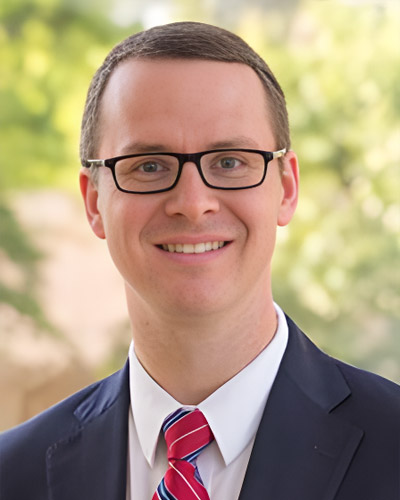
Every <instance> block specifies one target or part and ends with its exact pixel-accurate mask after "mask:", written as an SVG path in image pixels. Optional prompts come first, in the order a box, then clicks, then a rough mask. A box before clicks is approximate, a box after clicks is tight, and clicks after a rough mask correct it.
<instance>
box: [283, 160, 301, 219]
mask: <svg viewBox="0 0 400 500" xmlns="http://www.w3.org/2000/svg"><path fill="white" fill-rule="evenodd" d="M281 182H282V188H283V190H282V200H281V205H280V208H279V213H278V225H279V226H286V225H287V224H289V222H290V221H291V219H292V217H293V215H294V212H295V211H296V207H297V200H298V195H299V164H298V161H297V156H296V154H295V153H294V152H293V151H288V152H287V153H286V155H285V157H284V165H283V170H282V172H281Z"/></svg>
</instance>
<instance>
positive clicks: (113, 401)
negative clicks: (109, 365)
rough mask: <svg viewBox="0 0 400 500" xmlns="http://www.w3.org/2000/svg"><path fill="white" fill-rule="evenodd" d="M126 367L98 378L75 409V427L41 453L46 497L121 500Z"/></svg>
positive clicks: (124, 477) (125, 453)
mask: <svg viewBox="0 0 400 500" xmlns="http://www.w3.org/2000/svg"><path fill="white" fill-rule="evenodd" d="M128 384H129V382H128V368H127V366H125V368H124V369H123V370H122V371H121V372H118V373H117V374H115V375H114V376H112V377H110V378H108V379H106V380H104V381H103V382H101V383H100V385H98V386H96V388H95V389H94V391H93V392H92V393H91V394H90V395H89V396H88V397H87V398H86V399H85V400H84V401H83V402H82V403H81V404H80V405H79V406H78V407H77V408H76V410H75V412H74V414H75V417H76V422H77V424H76V426H75V427H74V428H73V429H71V433H70V435H68V436H67V437H66V438H65V439H63V440H61V441H59V442H57V443H55V444H54V445H53V446H51V447H50V448H49V450H48V452H47V473H48V476H47V477H48V486H49V489H50V492H51V494H50V498H51V499H52V500H71V499H74V500H81V499H82V500H91V499H96V500H109V499H110V498H112V499H113V500H125V486H126V474H127V462H126V459H127V442H128V437H127V436H128V411H129V387H128Z"/></svg>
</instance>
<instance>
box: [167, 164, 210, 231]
mask: <svg viewBox="0 0 400 500" xmlns="http://www.w3.org/2000/svg"><path fill="white" fill-rule="evenodd" d="M166 194H167V195H168V198H167V201H166V204H165V211H166V213H167V215H169V216H170V217H173V216H177V215H178V216H179V215H180V216H184V217H186V218H187V219H188V220H190V221H191V222H198V221H199V220H200V219H201V218H202V217H203V216H204V215H207V214H208V215H209V214H213V213H216V212H218V210H219V200H218V190H216V189H212V188H209V187H208V186H206V185H205V184H204V182H203V180H202V178H201V177H200V173H199V171H198V170H197V168H196V165H195V164H194V163H191V162H187V163H185V164H184V166H183V168H182V173H181V176H180V178H179V181H178V184H177V185H176V186H175V187H174V188H173V189H172V190H171V191H168V192H167V193H166Z"/></svg>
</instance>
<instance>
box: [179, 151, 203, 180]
mask: <svg viewBox="0 0 400 500" xmlns="http://www.w3.org/2000/svg"><path fill="white" fill-rule="evenodd" d="M203 154H204V153H178V154H177V155H176V156H177V158H178V161H179V173H178V177H180V176H181V174H182V169H183V167H184V165H186V163H193V164H194V165H195V166H196V169H197V171H198V173H199V175H200V178H201V180H202V181H203V182H204V183H205V178H204V174H203V171H202V169H201V164H200V160H201V157H202V156H203Z"/></svg>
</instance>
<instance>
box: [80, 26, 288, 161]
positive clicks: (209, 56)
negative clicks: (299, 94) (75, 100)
mask: <svg viewBox="0 0 400 500" xmlns="http://www.w3.org/2000/svg"><path fill="white" fill-rule="evenodd" d="M130 58H131V59H149V60H152V59H153V60H154V59H199V60H210V61H220V62H231V63H235V62H236V63H242V64H246V65H248V66H249V67H251V68H252V69H253V70H254V71H255V72H256V73H257V75H258V77H259V78H260V80H261V82H262V84H263V86H264V89H265V93H266V99H267V104H268V108H269V112H270V115H271V117H270V120H271V125H272V129H273V133H274V137H275V142H276V144H275V149H283V148H286V150H289V149H290V134H289V123H288V116H287V110H286V103H285V97H284V94H283V91H282V89H281V87H280V85H279V83H278V82H277V80H276V78H275V76H274V75H273V73H272V72H271V70H270V69H269V67H268V65H267V64H266V63H265V61H264V60H263V59H262V58H261V57H260V56H258V54H256V52H255V51H254V50H253V49H252V48H251V47H250V46H249V45H248V44H247V43H246V42H244V41H243V40H242V39H241V38H239V37H238V36H236V35H234V34H233V33H231V32H229V31H226V30H224V29H222V28H218V27H216V26H211V25H208V24H202V23H195V22H180V23H173V24H167V25H164V26H157V27H155V28H152V29H149V30H147V31H143V32H141V33H137V34H134V35H132V36H130V37H129V38H127V39H126V40H124V41H123V42H121V43H120V44H118V45H117V46H116V47H114V49H113V50H112V51H111V52H110V53H109V55H108V56H107V58H106V59H105V61H104V63H103V64H102V66H101V67H100V68H99V70H98V71H97V72H96V74H95V76H94V78H93V80H92V83H91V86H90V88H89V92H88V96H87V101H86V106H85V111H84V115H83V120H82V133H81V145H80V154H81V160H85V159H88V158H95V157H97V153H98V146H99V140H100V137H101V124H102V120H101V102H102V96H103V93H104V90H105V88H106V86H107V83H108V81H109V79H110V76H111V75H112V74H113V72H114V70H115V68H116V67H117V66H118V65H119V64H120V63H122V62H123V61H125V60H127V59H130Z"/></svg>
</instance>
